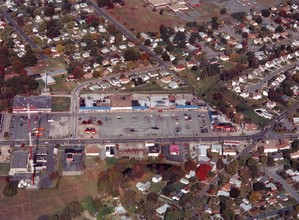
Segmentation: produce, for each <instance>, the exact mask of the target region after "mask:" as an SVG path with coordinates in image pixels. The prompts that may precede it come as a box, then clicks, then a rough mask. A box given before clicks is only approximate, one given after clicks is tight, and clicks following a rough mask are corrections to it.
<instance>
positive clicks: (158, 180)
mask: <svg viewBox="0 0 299 220" xmlns="http://www.w3.org/2000/svg"><path fill="white" fill-rule="evenodd" d="M161 180H162V176H161V175H155V176H153V177H152V181H153V183H158V182H160V181H161Z"/></svg>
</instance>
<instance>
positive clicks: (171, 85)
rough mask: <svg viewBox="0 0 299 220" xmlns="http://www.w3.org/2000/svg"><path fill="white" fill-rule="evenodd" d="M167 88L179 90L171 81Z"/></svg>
mask: <svg viewBox="0 0 299 220" xmlns="http://www.w3.org/2000/svg"><path fill="white" fill-rule="evenodd" d="M168 87H169V88H171V89H177V88H179V85H178V84H177V83H176V82H174V81H172V82H170V83H169V84H168Z"/></svg>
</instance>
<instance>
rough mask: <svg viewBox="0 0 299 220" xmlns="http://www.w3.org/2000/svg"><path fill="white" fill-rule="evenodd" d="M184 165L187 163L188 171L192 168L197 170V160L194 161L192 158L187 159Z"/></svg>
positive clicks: (186, 168)
mask: <svg viewBox="0 0 299 220" xmlns="http://www.w3.org/2000/svg"><path fill="white" fill-rule="evenodd" d="M184 165H185V170H186V172H189V171H191V170H196V168H197V166H196V162H194V160H191V159H187V161H186V162H185V164H184Z"/></svg>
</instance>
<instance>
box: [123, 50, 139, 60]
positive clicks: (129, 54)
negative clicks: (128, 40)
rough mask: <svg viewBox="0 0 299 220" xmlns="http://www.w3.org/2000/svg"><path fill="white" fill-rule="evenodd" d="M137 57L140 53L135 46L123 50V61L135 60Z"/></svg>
mask: <svg viewBox="0 0 299 220" xmlns="http://www.w3.org/2000/svg"><path fill="white" fill-rule="evenodd" d="M139 57H140V53H139V51H137V50H136V49H135V48H132V47H131V48H128V49H126V50H125V52H124V58H125V61H137V60H139Z"/></svg>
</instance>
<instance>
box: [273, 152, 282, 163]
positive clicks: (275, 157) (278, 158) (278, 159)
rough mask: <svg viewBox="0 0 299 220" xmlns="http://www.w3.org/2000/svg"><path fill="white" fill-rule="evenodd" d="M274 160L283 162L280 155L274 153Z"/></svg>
mask: <svg viewBox="0 0 299 220" xmlns="http://www.w3.org/2000/svg"><path fill="white" fill-rule="evenodd" d="M273 158H274V160H275V161H280V160H283V159H284V158H283V156H282V154H281V153H276V154H275V155H274V156H273Z"/></svg>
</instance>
